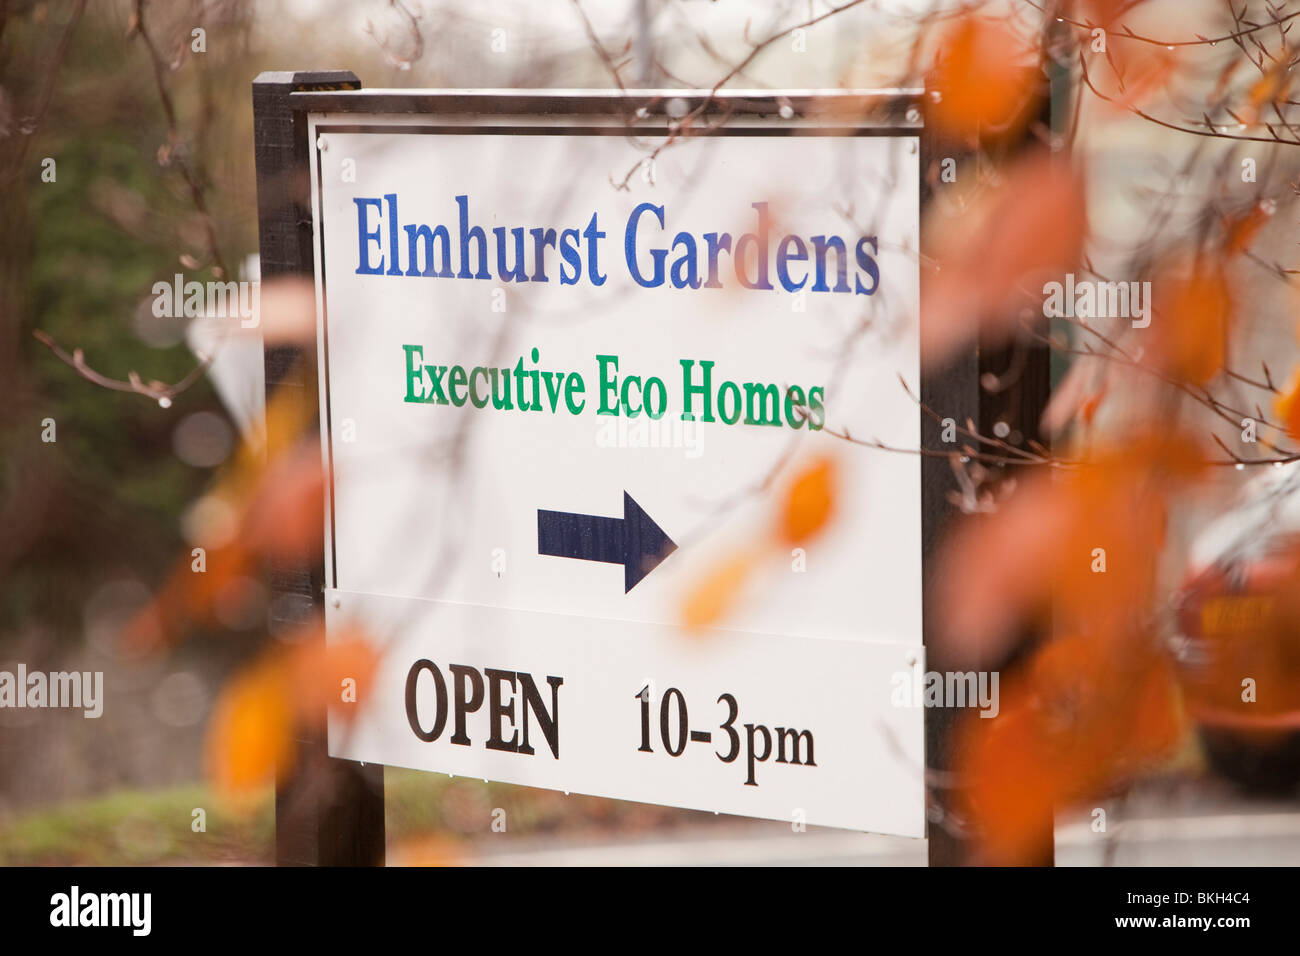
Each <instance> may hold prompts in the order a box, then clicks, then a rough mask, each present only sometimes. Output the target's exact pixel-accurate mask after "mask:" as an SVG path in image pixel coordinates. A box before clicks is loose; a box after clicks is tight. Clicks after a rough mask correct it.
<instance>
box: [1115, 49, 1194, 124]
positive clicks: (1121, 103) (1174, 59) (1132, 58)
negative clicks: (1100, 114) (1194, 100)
mask: <svg viewBox="0 0 1300 956" xmlns="http://www.w3.org/2000/svg"><path fill="white" fill-rule="evenodd" d="M1117 46H1119V47H1121V48H1120V49H1118V50H1114V51H1112V53H1111V62H1113V63H1114V64H1115V70H1116V74H1113V75H1112V76H1113V82H1114V84H1115V86H1116V87H1117V89H1116V90H1115V92H1114V95H1112V96H1111V97H1110V98H1109V100H1107V101H1106V102H1108V103H1109V104H1110V106H1112V107H1113V108H1115V109H1120V110H1132V109H1134V108H1136V107H1139V106H1141V105H1142V104H1143V103H1144V102H1146V101H1147V100H1149V99H1150V98H1151V96H1152V95H1153V94H1154V93H1155V92H1156V91H1158V90H1159V89H1160V88H1161V87H1163V86H1164V85H1165V84H1166V83H1168V82H1169V80H1170V79H1171V78H1172V77H1173V74H1174V71H1175V70H1176V69H1177V68H1178V65H1179V59H1178V52H1177V51H1176V50H1164V49H1160V50H1151V49H1150V48H1149V47H1148V46H1147V45H1146V44H1142V45H1141V47H1140V48H1139V47H1138V46H1137V45H1134V44H1124V45H1120V44H1117Z"/></svg>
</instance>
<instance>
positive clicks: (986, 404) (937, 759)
mask: <svg viewBox="0 0 1300 956" xmlns="http://www.w3.org/2000/svg"><path fill="white" fill-rule="evenodd" d="M1069 83H1070V78H1069V75H1068V71H1063V70H1062V69H1061V68H1060V67H1059V66H1057V65H1056V64H1055V62H1050V63H1049V66H1048V76H1047V82H1046V84H1045V88H1046V96H1045V97H1044V102H1043V109H1042V113H1041V115H1040V117H1039V132H1041V131H1042V130H1043V129H1045V130H1046V131H1047V133H1048V135H1049V136H1052V137H1053V138H1055V137H1056V136H1057V135H1059V134H1060V132H1061V131H1062V130H1063V129H1064V126H1065V112H1066V111H1067V110H1068V96H1067V95H1066V94H1067V92H1068V88H1069ZM921 139H922V151H921V160H922V165H921V177H922V184H921V206H922V210H923V211H924V210H925V208H926V207H927V205H928V203H929V201H930V199H931V196H932V189H931V187H930V186H929V185H928V184H927V183H926V181H925V178H926V175H927V170H928V168H929V164H930V163H932V162H936V161H938V160H939V159H941V157H938V156H936V155H935V152H936V149H937V148H938V147H937V141H936V138H935V137H934V136H933V135H932V134H931V133H930V132H929V131H928V130H927V131H926V133H925V134H924V135H923V136H922V138H921ZM1039 139H1040V138H1036V137H1035V136H1034V131H1031V133H1030V135H1029V136H1027V137H1026V139H1025V141H1024V142H1023V143H1021V144H1019V148H1020V149H1024V150H1032V149H1038V150H1047V149H1051V148H1054V144H1044V143H1042V142H1041V141H1039ZM921 241H922V249H925V248H926V247H927V244H926V240H925V237H924V234H923V235H922V240H921ZM927 275H928V270H927V268H926V266H925V265H924V263H923V264H922V268H921V302H922V321H925V319H924V315H925V301H926V294H925V287H926V281H927ZM976 318H977V317H976V316H974V315H972V316H971V320H972V322H974V321H975V319H976ZM994 382H996V383H997V384H996V386H994V387H986V383H994ZM1051 384H1052V377H1051V350H1050V349H1049V348H1048V347H1047V346H1046V345H1043V344H1040V343H1037V342H1027V341H1021V342H1013V343H1012V344H1010V345H997V346H994V347H990V346H989V345H988V344H987V343H984V342H980V343H979V346H978V348H976V349H972V350H969V351H965V352H962V353H960V355H959V356H958V357H957V358H956V359H954V360H953V361H952V362H951V364H949V365H948V366H947V367H946V368H944V369H941V370H936V371H930V372H924V373H922V376H921V401H922V403H923V404H924V405H925V406H926V407H927V408H929V409H932V410H933V411H935V412H937V413H938V414H939V415H940V416H941V418H951V419H952V420H953V421H954V422H955V423H956V424H957V425H958V426H959V427H960V426H964V425H965V423H966V422H967V421H971V422H974V423H975V427H976V428H977V429H978V430H979V433H980V434H981V435H998V434H1001V433H1002V432H1000V431H999V428H1000V426H1005V429H1006V431H1005V434H1007V435H1008V438H1007V440H1008V441H1010V442H1011V443H1012V444H1015V445H1017V446H1019V447H1021V448H1027V447H1029V443H1030V442H1039V443H1042V444H1046V439H1045V436H1044V435H1042V434H1041V432H1040V427H1039V425H1040V421H1041V419H1042V415H1043V411H1044V409H1045V408H1046V407H1047V400H1048V395H1049V393H1050V391H1051ZM941 433H942V425H941V423H940V422H938V421H935V420H934V418H933V417H931V416H929V415H925V414H922V417H921V447H922V448H924V449H945V448H947V447H951V446H945V445H944V443H943V441H942V438H941ZM971 444H974V443H973V442H972V443H971ZM955 488H956V482H955V480H954V478H953V474H952V470H951V468H950V466H949V463H948V460H947V459H946V458H941V457H934V456H929V455H927V456H925V457H923V458H922V461H921V516H922V517H921V542H922V544H921V548H922V554H923V556H924V558H923V560H924V565H923V566H924V568H925V574H926V589H925V594H926V598H925V601H926V606H925V611H924V623H923V640H924V642H925V644H926V647H927V649H928V650H927V660H926V667H927V669H929V670H934V671H940V672H943V671H946V670H948V669H949V668H948V664H947V662H946V661H944V660H943V659H942V658H941V657H939V656H938V655H937V654H936V653H935V652H934V651H933V650H930V648H933V647H934V638H935V637H936V636H937V635H936V634H935V632H934V626H935V624H934V622H935V618H936V613H935V611H936V608H934V607H933V606H932V605H931V603H930V602H931V601H932V600H933V592H934V588H933V587H931V583H932V582H931V580H930V574H931V569H932V568H933V567H934V564H933V561H932V559H933V558H934V557H935V556H936V553H937V548H938V547H939V546H940V545H941V543H942V540H943V536H944V535H945V533H946V532H947V531H948V530H949V529H950V528H951V527H952V526H953V525H954V524H955V522H956V520H957V519H958V517H959V516H958V515H957V514H956V513H955V510H954V508H953V506H952V504H951V503H950V502H949V501H948V500H947V499H948V494H949V492H950V491H952V490H955ZM995 520H996V519H995ZM1036 640H1037V635H1034V634H1026V635H1025V639H1024V642H1023V645H1024V646H1031V645H1033V644H1034V643H1036ZM1002 663H1003V664H1004V665H1005V666H1006V667H1007V668H1010V667H1014V666H1015V661H1005V662H1002ZM989 666H992V667H999V665H998V664H996V663H995V664H990V665H989ZM959 719H960V714H959V713H958V712H956V711H952V710H948V709H946V708H930V709H927V710H926V712H925V749H926V769H927V772H933V773H934V775H935V777H936V778H937V779H938V780H942V785H928V786H927V788H926V790H927V807H926V814H927V821H928V823H929V826H928V828H927V830H928V837H929V845H928V848H927V855H928V860H929V864H930V865H931V866H961V865H964V864H968V863H971V862H973V861H972V851H973V850H974V848H975V844H974V842H973V841H972V840H971V839H970V834H968V833H966V832H964V830H963V829H962V828H961V821H960V820H952V819H950V818H949V816H948V815H949V813H950V811H951V808H952V803H953V800H952V797H953V796H954V792H953V791H952V790H951V789H950V788H949V787H948V784H949V783H950V782H951V780H950V778H948V776H947V775H948V774H949V772H951V771H952V770H953V769H955V767H956V764H957V755H956V754H955V753H954V736H953V731H954V729H955V727H956V724H957V721H958V720H959ZM936 783H937V780H936ZM1048 821H1049V822H1048V824H1047V826H1046V827H1045V829H1044V832H1043V833H1041V834H1039V837H1038V845H1039V846H1040V847H1041V850H1040V852H1039V854H1038V858H1037V859H1036V860H1034V861H1032V862H1034V863H1035V864H1037V865H1040V866H1052V865H1054V863H1055V856H1056V853H1055V835H1054V833H1053V829H1052V823H1051V815H1050V813H1049V815H1048Z"/></svg>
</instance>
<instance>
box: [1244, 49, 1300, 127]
mask: <svg viewBox="0 0 1300 956" xmlns="http://www.w3.org/2000/svg"><path fill="white" fill-rule="evenodd" d="M1291 66H1292V62H1291V59H1290V58H1289V57H1284V58H1282V59H1279V60H1278V61H1277V62H1276V63H1275V64H1273V66H1272V67H1270V68H1269V69H1268V70H1267V71H1265V72H1264V73H1263V74H1262V75H1261V76H1260V78H1259V79H1258V80H1256V81H1255V82H1254V83H1252V84H1251V87H1250V90H1249V91H1248V92H1247V94H1246V106H1245V108H1244V109H1243V110H1242V118H1243V119H1244V120H1245V121H1246V122H1247V123H1257V122H1259V120H1260V118H1261V117H1262V116H1264V115H1265V114H1266V113H1273V108H1274V107H1279V106H1281V105H1284V104H1285V103H1286V100H1287V97H1288V96H1289V95H1290V92H1291ZM1274 115H1276V114H1275V113H1274Z"/></svg>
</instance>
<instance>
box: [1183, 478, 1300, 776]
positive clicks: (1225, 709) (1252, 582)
mask: <svg viewBox="0 0 1300 956" xmlns="http://www.w3.org/2000/svg"><path fill="white" fill-rule="evenodd" d="M1174 608H1175V620H1176V634H1175V636H1174V638H1173V640H1172V651H1173V656H1174V659H1175V662H1176V665H1177V672H1178V675H1179V683H1180V685H1181V687H1182V691H1183V696H1184V701H1185V704H1186V707H1187V711H1188V713H1189V715H1190V716H1191V718H1192V720H1193V721H1194V722H1195V723H1196V726H1197V731H1198V733H1199V735H1200V738H1201V743H1202V745H1203V747H1204V751H1205V755H1206V757H1207V759H1208V760H1209V762H1210V764H1211V766H1212V767H1213V768H1214V769H1215V770H1216V771H1217V772H1218V773H1219V774H1221V775H1222V776H1224V777H1226V778H1227V779H1229V780H1231V781H1233V782H1235V783H1238V784H1241V785H1242V786H1244V787H1247V788H1249V789H1251V790H1256V791H1264V792H1286V791H1290V790H1292V789H1293V788H1294V787H1295V786H1296V784H1297V783H1298V782H1300V465H1287V466H1284V467H1281V468H1276V467H1269V468H1268V469H1267V471H1266V473H1265V474H1262V475H1259V476H1258V477H1256V478H1254V479H1252V480H1251V481H1250V482H1249V483H1248V484H1247V485H1246V486H1245V487H1244V488H1243V490H1242V493H1241V495H1240V498H1239V500H1238V501H1236V502H1235V503H1234V504H1233V506H1232V507H1230V508H1229V509H1228V510H1227V511H1226V512H1225V513H1223V514H1222V515H1220V516H1219V517H1218V518H1217V519H1216V520H1215V521H1213V522H1212V523H1211V524H1210V525H1209V526H1207V527H1206V529H1205V530H1204V531H1203V532H1202V533H1201V534H1200V535H1198V536H1197V537H1196V539H1195V540H1194V541H1193V544H1192V547H1191V553H1190V558H1189V564H1188V568H1187V571H1186V574H1185V576H1184V578H1183V581H1182V584H1181V586H1180V587H1179V588H1178V590H1177V591H1176V593H1175V595H1174Z"/></svg>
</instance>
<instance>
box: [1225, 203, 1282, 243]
mask: <svg viewBox="0 0 1300 956" xmlns="http://www.w3.org/2000/svg"><path fill="white" fill-rule="evenodd" d="M1272 208H1273V207H1271V206H1269V205H1268V204H1266V203H1263V202H1259V203H1255V205H1253V206H1251V207H1250V209H1248V210H1246V212H1244V213H1241V214H1240V215H1237V216H1228V217H1226V218H1225V219H1224V222H1223V231H1224V249H1225V251H1226V252H1227V254H1228V255H1230V256H1231V255H1239V254H1240V253H1243V252H1245V251H1246V250H1247V249H1249V248H1250V244H1251V243H1252V242H1254V240H1255V236H1256V235H1257V234H1258V233H1259V231H1260V229H1262V228H1263V227H1264V224H1265V223H1267V222H1268V221H1269V219H1271V218H1272V216H1273V212H1272Z"/></svg>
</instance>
